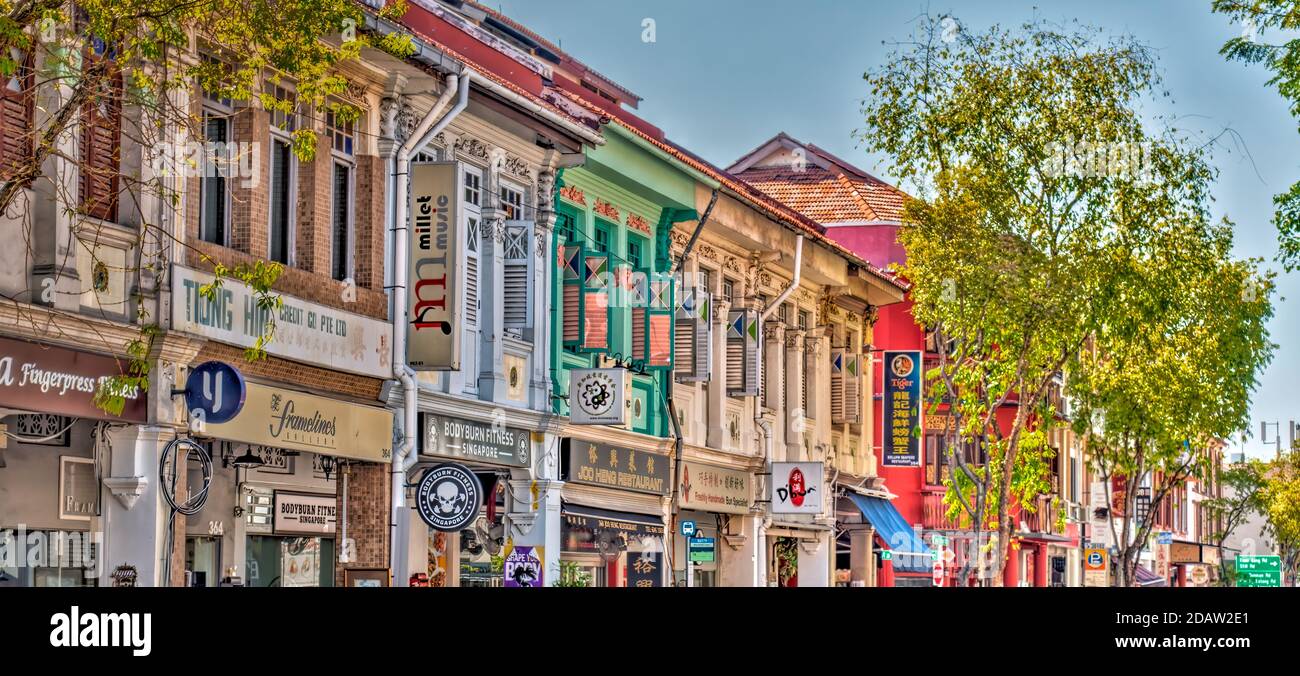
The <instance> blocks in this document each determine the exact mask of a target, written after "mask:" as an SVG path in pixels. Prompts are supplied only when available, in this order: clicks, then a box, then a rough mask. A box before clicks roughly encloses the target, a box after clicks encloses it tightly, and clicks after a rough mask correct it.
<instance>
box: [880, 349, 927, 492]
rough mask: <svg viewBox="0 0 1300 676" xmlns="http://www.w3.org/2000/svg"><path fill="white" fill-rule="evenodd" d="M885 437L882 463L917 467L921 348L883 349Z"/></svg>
mask: <svg viewBox="0 0 1300 676" xmlns="http://www.w3.org/2000/svg"><path fill="white" fill-rule="evenodd" d="M884 367H885V388H884V389H885V394H884V409H883V410H884V418H885V433H884V434H885V439H884V449H883V450H882V452H881V464H882V465H884V466H886V467H920V466H921V440H920V438H919V437H918V435H917V434H916V432H915V430H916V428H917V426H918V425H919V424H920V417H921V406H922V401H921V375H922V373H921V352H920V351H918V350H904V351H898V352H895V351H889V350H886V351H885V359H884Z"/></svg>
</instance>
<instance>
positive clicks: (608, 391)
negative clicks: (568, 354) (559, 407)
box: [569, 368, 631, 425]
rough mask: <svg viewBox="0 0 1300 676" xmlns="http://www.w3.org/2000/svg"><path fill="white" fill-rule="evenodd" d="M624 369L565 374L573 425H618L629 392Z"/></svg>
mask: <svg viewBox="0 0 1300 676" xmlns="http://www.w3.org/2000/svg"><path fill="white" fill-rule="evenodd" d="M629 377H630V375H629V373H628V371H627V369H623V368H604V369H572V370H571V371H569V422H570V423H572V424H574V425H622V424H624V423H625V422H626V420H627V397H628V392H629V390H630V389H631V388H630V387H629V384H628V379H629Z"/></svg>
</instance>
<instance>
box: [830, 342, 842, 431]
mask: <svg viewBox="0 0 1300 676" xmlns="http://www.w3.org/2000/svg"><path fill="white" fill-rule="evenodd" d="M831 422H832V423H834V424H836V425H839V424H841V423H843V422H844V350H842V349H840V348H838V347H833V348H831Z"/></svg>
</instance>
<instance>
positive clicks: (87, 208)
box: [78, 40, 122, 221]
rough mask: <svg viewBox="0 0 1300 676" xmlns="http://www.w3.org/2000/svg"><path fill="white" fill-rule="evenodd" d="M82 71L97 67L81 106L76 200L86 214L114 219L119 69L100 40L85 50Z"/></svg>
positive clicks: (118, 156) (118, 150)
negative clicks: (97, 72)
mask: <svg viewBox="0 0 1300 676" xmlns="http://www.w3.org/2000/svg"><path fill="white" fill-rule="evenodd" d="M83 64H84V65H83V72H91V71H99V72H103V73H104V75H102V76H96V77H95V83H96V84H95V86H94V88H93V90H92V91H91V92H90V94H89V96H88V97H87V98H86V101H85V103H84V104H82V107H81V134H80V139H79V140H80V144H79V146H80V147H79V152H80V156H81V172H80V174H81V176H80V181H79V185H78V188H79V202H80V204H81V207H82V209H83V210H84V212H85V213H86V215H88V216H90V217H92V218H98V219H100V220H105V221H114V220H117V192H118V183H119V180H120V176H119V167H120V160H121V153H122V143H121V135H122V72H121V71H120V70H118V68H117V67H116V65H115V64H113V63H112V53H111V51H110V50H108V49H106V48H105V47H104V45H103V42H102V41H98V40H96V41H94V46H92V48H91V49H90V51H89V52H88V53H87V54H86V57H85V60H84V62H83Z"/></svg>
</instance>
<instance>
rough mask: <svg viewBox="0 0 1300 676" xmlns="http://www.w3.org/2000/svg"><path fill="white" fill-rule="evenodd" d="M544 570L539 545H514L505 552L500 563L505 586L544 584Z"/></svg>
mask: <svg viewBox="0 0 1300 676" xmlns="http://www.w3.org/2000/svg"><path fill="white" fill-rule="evenodd" d="M545 570H546V569H545V566H543V564H542V548H541V547H524V546H515V547H514V548H512V549H511V550H510V551H509V552H508V553H507V554H506V558H505V563H504V564H503V565H502V571H503V572H504V574H505V578H506V579H505V586H507V587H542V586H545V584H544V582H543V578H544V576H545V574H546V573H545Z"/></svg>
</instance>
